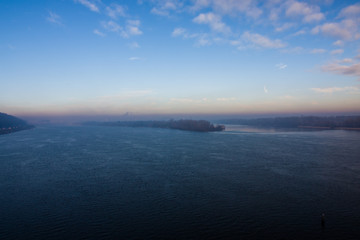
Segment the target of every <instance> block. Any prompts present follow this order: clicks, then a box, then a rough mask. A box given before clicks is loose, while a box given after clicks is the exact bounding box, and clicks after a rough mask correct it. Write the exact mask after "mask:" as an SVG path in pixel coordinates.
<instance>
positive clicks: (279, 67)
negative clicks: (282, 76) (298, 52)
mask: <svg viewBox="0 0 360 240" xmlns="http://www.w3.org/2000/svg"><path fill="white" fill-rule="evenodd" d="M275 67H276V68H277V69H279V70H282V69H285V68H287V65H286V64H283V63H278V64H276V65H275Z"/></svg>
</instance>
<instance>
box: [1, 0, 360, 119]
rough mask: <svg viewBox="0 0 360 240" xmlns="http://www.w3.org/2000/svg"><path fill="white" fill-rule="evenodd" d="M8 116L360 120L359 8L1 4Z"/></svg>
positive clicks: (333, 2)
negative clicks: (328, 116) (357, 116)
mask: <svg viewBox="0 0 360 240" xmlns="http://www.w3.org/2000/svg"><path fill="white" fill-rule="evenodd" d="M0 16H1V21H0V32H1V34H0V112H6V113H8V114H14V115H18V116H19V115H20V116H33V115H54V116H55V115H56V116H61V115H129V114H133V115H137V114H138V115H146V114H149V115H151V114H220V115H221V114H262V113H264V114H265V113H269V114H270V113H273V114H281V113H294V114H295V113H296V114H301V113H335V112H336V113H344V114H345V113H360V3H359V2H358V1H340V0H338V1H337V0H309V1H296V0H284V1H279V0H268V1H256V0H238V1H236V0H187V1H178V0H128V1H116V0H109V1H108V0H58V1H53V0H39V1H27V0H11V1H9V0H0Z"/></svg>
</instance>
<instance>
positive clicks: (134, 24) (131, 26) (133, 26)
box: [126, 20, 142, 35]
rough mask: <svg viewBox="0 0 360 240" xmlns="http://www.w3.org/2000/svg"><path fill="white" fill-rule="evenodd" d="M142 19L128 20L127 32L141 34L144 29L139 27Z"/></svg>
mask: <svg viewBox="0 0 360 240" xmlns="http://www.w3.org/2000/svg"><path fill="white" fill-rule="evenodd" d="M139 26H140V21H139V20H128V21H127V26H126V29H127V33H128V34H129V35H141V34H142V31H141V30H140V29H139Z"/></svg>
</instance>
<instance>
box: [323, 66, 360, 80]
mask: <svg viewBox="0 0 360 240" xmlns="http://www.w3.org/2000/svg"><path fill="white" fill-rule="evenodd" d="M321 69H322V70H323V71H324V72H331V73H335V74H339V75H346V76H356V77H358V78H360V63H354V64H352V65H342V64H339V63H330V64H327V65H324V66H322V68H321Z"/></svg>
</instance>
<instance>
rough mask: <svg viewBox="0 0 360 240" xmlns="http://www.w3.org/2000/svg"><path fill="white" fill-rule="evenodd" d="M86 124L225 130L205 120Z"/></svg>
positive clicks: (93, 123) (95, 123)
mask: <svg viewBox="0 0 360 240" xmlns="http://www.w3.org/2000/svg"><path fill="white" fill-rule="evenodd" d="M84 125H90V126H118V127H151V128H170V129H179V130H185V131H196V132H214V131H223V130H225V126H224V125H214V124H212V123H210V122H208V121H205V120H169V121H118V122H86V123H84Z"/></svg>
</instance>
